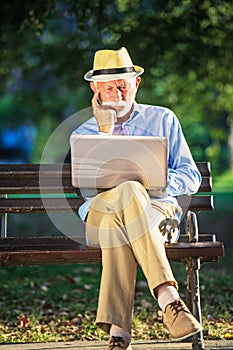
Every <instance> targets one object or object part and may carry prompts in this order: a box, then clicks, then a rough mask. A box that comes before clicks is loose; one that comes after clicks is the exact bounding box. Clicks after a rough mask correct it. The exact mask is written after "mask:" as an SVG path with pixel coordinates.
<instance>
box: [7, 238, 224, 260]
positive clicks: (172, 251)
mask: <svg viewBox="0 0 233 350" xmlns="http://www.w3.org/2000/svg"><path fill="white" fill-rule="evenodd" d="M166 253H167V256H168V259H170V260H172V261H185V259H188V258H191V257H200V258H201V259H202V262H204V261H216V260H217V259H218V257H220V256H223V255H224V249H223V243H222V242H198V243H174V244H167V245H166ZM99 262H101V250H100V249H97V248H83V246H82V247H81V249H80V248H79V246H78V244H77V248H76V249H70V248H68V249H65V247H63V249H62V250H52V249H47V250H45V247H43V246H42V247H40V249H39V247H37V250H26V251H24V250H21V251H20V249H19V248H18V250H17V251H16V250H15V251H0V264H1V266H12V265H19V266H21V265H22V266H23V265H38V264H39V265H48V264H61V263H62V264H78V263H99Z"/></svg>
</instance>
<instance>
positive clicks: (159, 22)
mask: <svg viewBox="0 0 233 350" xmlns="http://www.w3.org/2000/svg"><path fill="white" fill-rule="evenodd" d="M0 26H1V35H0V54H1V64H0V76H1V79H0V94H1V95H0V113H1V121H0V127H1V126H2V125H3V124H4V123H5V122H6V121H7V122H8V121H10V120H11V119H12V121H14V122H15V123H17V122H18V123H19V122H20V121H21V120H23V118H25V117H27V118H31V119H33V121H34V122H35V123H36V124H37V125H38V127H39V130H41V129H42V130H43V120H44V118H45V116H46V118H48V119H52V120H53V122H50V124H51V125H53V124H54V123H55V124H56V123H57V124H58V123H59V122H60V121H62V120H63V119H64V118H66V117H67V116H69V115H71V114H72V113H73V112H75V111H77V110H80V109H82V108H84V107H87V106H89V105H90V99H91V91H90V89H89V86H88V84H87V83H85V82H84V81H83V75H84V73H85V72H86V71H88V70H89V69H90V68H91V66H92V61H93V56H94V53H95V51H96V50H98V49H102V48H113V49H117V48H119V47H121V46H126V47H127V48H128V50H129V52H130V54H131V56H132V57H133V60H134V63H135V64H138V65H141V66H143V67H144V68H145V74H144V75H143V81H142V84H141V88H140V90H139V93H138V101H139V102H142V103H151V104H158V105H165V106H168V107H170V108H172V109H173V110H174V111H175V112H176V114H177V115H178V117H179V118H180V120H181V123H182V125H183V128H184V132H185V135H186V137H187V140H188V142H189V144H190V146H191V148H192V152H193V154H194V157H195V160H206V159H210V160H211V161H212V162H213V166H214V171H215V172H221V171H223V170H224V169H226V168H228V167H229V148H228V134H229V125H230V123H231V122H232V121H233V114H232V111H233V99H232V95H233V70H232V61H233V41H232V37H233V3H232V1H230V0H228V1H227V0H222V1H219V0H200V1H199V0H181V1H178V0H165V1H164V0H150V1H149V0H142V1H139V0H131V1H129V0H114V1H113V0H111V1H110V0H106V1H104V2H103V1H100V0H93V1H89V2H87V1H84V0H80V1H75V0H60V1H59V0H48V1H46V2H44V1H42V0H35V1H33V2H32V1H29V0H25V1H23V2H22V1H20V0H12V1H11V2H8V1H6V0H3V1H2V2H1V13H0ZM47 123H49V122H47ZM39 148H40V147H37V149H39Z"/></svg>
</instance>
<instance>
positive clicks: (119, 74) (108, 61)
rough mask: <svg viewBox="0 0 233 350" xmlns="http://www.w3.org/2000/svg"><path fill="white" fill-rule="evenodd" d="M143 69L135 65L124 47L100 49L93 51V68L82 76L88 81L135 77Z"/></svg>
mask: <svg viewBox="0 0 233 350" xmlns="http://www.w3.org/2000/svg"><path fill="white" fill-rule="evenodd" d="M143 72H144V69H143V68H142V67H139V66H135V65H133V63H132V60H131V58H130V56H129V53H128V51H127V50H126V48H125V47H122V48H121V49H119V50H100V51H97V52H96V53H95V57H94V64H93V70H90V71H89V72H87V73H86V74H85V76H84V79H85V80H88V81H109V80H116V79H127V78H132V77H137V76H138V75H140V74H142V73H143Z"/></svg>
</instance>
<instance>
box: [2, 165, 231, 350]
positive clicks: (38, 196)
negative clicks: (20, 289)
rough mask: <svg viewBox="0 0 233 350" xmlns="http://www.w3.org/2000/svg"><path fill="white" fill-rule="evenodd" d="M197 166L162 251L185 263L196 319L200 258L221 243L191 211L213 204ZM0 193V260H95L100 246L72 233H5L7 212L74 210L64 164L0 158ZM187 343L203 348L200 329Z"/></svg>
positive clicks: (214, 257) (212, 255) (206, 176)
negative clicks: (195, 187) (174, 233)
mask: <svg viewBox="0 0 233 350" xmlns="http://www.w3.org/2000/svg"><path fill="white" fill-rule="evenodd" d="M197 166H198V168H199V170H200V172H201V174H202V183H201V186H200V188H199V192H198V194H196V195H194V196H192V197H190V201H188V202H187V197H185V198H183V197H180V198H179V202H180V204H181V206H183V205H184V203H186V205H187V203H188V208H186V209H188V210H187V212H186V215H185V218H184V220H183V221H182V223H183V224H182V227H183V231H182V232H181V235H180V239H179V242H178V243H174V244H166V253H167V256H168V258H169V260H170V261H178V262H182V263H183V264H185V267H186V271H187V296H186V302H187V304H188V306H189V308H190V309H191V310H192V312H193V313H194V315H195V316H196V318H197V319H198V320H199V321H200V322H201V306H200V289H199V269H200V266H201V264H202V263H204V262H217V261H218V259H219V257H221V256H223V255H224V247H223V243H222V242H218V241H216V237H215V235H214V234H211V233H208V234H207V233H205V234H201V233H198V224H197V217H196V214H195V212H199V211H205V210H213V197H212V195H211V190H212V186H211V176H210V164H209V163H197ZM204 192H205V194H204ZM64 194H65V200H64ZM0 195H1V198H0V215H1V238H0V264H1V266H3V267H4V266H13V265H19V266H22V265H42V264H44V265H47V264H79V263H100V262H101V250H100V249H96V248H91V247H87V246H85V245H84V244H82V243H79V242H77V239H76V237H74V239H73V238H72V237H67V236H66V235H64V234H60V233H59V234H58V235H57V236H45V237H23V236H22V235H21V233H20V232H19V234H18V237H10V234H9V235H8V232H7V231H8V230H7V216H8V215H10V214H12V213H14V214H15V213H17V214H22V213H43V212H47V213H48V214H49V213H52V212H57V213H59V212H60V213H70V212H72V213H73V212H74V213H77V209H78V207H79V206H80V205H81V204H82V203H83V199H82V197H81V196H80V193H78V194H77V189H75V188H73V187H72V185H71V168H70V164H64V165H62V164H42V165H39V164H2V165H0ZM19 195H20V196H19ZM22 195H24V196H22ZM59 195H60V196H59ZM43 198H45V199H43ZM184 199H185V200H184ZM63 215H64V214H63ZM74 235H75V233H74ZM192 346H193V349H198V350H199V349H204V342H203V335H202V332H201V333H199V334H197V335H196V336H194V337H192Z"/></svg>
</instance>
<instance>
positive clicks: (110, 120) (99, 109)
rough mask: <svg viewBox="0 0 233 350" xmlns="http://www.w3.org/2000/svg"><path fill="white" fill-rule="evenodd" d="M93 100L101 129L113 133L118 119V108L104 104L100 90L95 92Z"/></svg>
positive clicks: (94, 110)
mask: <svg viewBox="0 0 233 350" xmlns="http://www.w3.org/2000/svg"><path fill="white" fill-rule="evenodd" d="M91 102H92V108H93V113H94V116H95V118H96V121H97V124H98V127H99V131H100V132H105V133H107V134H110V135H112V133H113V129H114V123H115V122H116V121H117V113H116V110H115V109H113V108H112V107H110V106H103V105H102V102H101V99H100V93H99V91H98V90H97V91H96V92H95V94H94V96H93V98H92V101H91Z"/></svg>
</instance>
